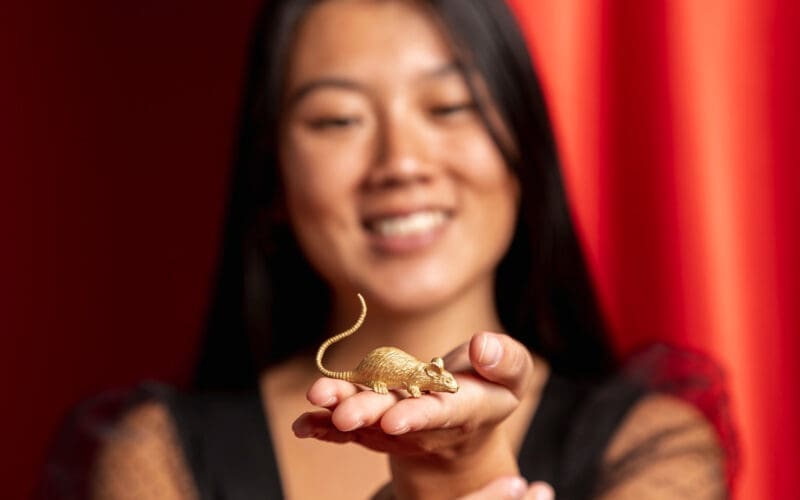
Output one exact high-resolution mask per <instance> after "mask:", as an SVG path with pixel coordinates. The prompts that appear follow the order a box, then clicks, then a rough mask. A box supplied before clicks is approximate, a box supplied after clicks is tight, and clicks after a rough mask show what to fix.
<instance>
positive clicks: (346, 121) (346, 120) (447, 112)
mask: <svg viewBox="0 0 800 500" xmlns="http://www.w3.org/2000/svg"><path fill="white" fill-rule="evenodd" d="M475 109H476V106H475V103H473V102H465V103H461V104H452V105H446V106H434V107H432V108H431V109H430V113H431V114H432V115H434V116H438V117H443V118H444V117H448V116H452V115H455V114H457V113H461V112H465V111H473V110H475ZM359 123H361V119H360V118H357V117H329V118H328V117H326V118H319V119H316V120H312V121H311V122H310V123H309V124H310V126H311V128H312V129H314V130H330V129H343V128H347V127H350V126H352V125H358V124H359Z"/></svg>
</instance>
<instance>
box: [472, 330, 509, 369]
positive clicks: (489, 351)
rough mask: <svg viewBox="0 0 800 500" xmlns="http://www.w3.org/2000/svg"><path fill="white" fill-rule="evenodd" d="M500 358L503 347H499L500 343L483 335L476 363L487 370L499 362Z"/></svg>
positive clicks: (489, 336)
mask: <svg viewBox="0 0 800 500" xmlns="http://www.w3.org/2000/svg"><path fill="white" fill-rule="evenodd" d="M502 356H503V346H502V345H500V342H499V341H498V340H497V339H495V338H493V337H492V336H491V335H484V336H483V345H481V353H480V355H479V356H478V363H480V364H481V365H483V366H485V367H487V368H491V367H493V366H495V365H496V364H497V363H499V362H500V358H501V357H502Z"/></svg>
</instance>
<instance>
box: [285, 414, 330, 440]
mask: <svg viewBox="0 0 800 500" xmlns="http://www.w3.org/2000/svg"><path fill="white" fill-rule="evenodd" d="M331 425H332V424H331V412H329V411H327V410H317V411H310V412H306V413H303V414H302V415H300V416H299V417H297V418H296V419H295V421H294V422H292V432H294V435H295V436H297V437H299V438H308V437H317V435H318V434H319V433H320V432H321V430H322V429H325V428H327V427H330V426H331Z"/></svg>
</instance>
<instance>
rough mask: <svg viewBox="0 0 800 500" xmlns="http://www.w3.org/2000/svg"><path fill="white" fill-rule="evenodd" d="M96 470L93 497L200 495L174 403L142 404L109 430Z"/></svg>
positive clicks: (154, 497)
mask: <svg viewBox="0 0 800 500" xmlns="http://www.w3.org/2000/svg"><path fill="white" fill-rule="evenodd" d="M92 472H93V473H92V481H91V484H90V490H91V492H92V497H93V498H103V499H120V500H122V499H129V498H130V499H133V498H142V499H147V498H153V499H156V498H159V499H169V500H172V499H181V500H183V499H192V498H196V494H195V493H194V491H193V488H194V487H193V484H192V481H191V474H190V472H189V470H188V467H187V464H186V461H185V459H184V458H183V453H182V450H181V447H180V443H179V440H178V437H177V433H176V429H175V425H174V422H173V420H172V417H171V415H170V411H169V408H168V407H167V405H166V404H165V403H163V402H161V401H158V400H150V401H145V402H142V403H139V404H138V405H136V406H134V407H133V408H131V409H130V410H128V411H127V412H126V413H125V414H124V415H123V416H122V417H121V418H120V419H119V421H118V423H117V424H116V425H115V426H113V427H112V428H111V429H109V431H108V433H107V435H106V436H105V438H104V443H103V445H102V447H101V449H100V451H99V454H98V456H97V459H96V461H95V464H94V468H93V471H92Z"/></svg>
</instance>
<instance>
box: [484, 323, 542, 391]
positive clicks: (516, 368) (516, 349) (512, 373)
mask: <svg viewBox="0 0 800 500" xmlns="http://www.w3.org/2000/svg"><path fill="white" fill-rule="evenodd" d="M469 358H470V362H471V363H472V366H473V367H474V368H475V370H476V371H477V372H478V373H479V374H480V375H481V376H482V377H483V378H485V379H486V380H490V381H492V382H495V383H497V384H500V385H502V386H504V387H506V388H508V389H509V390H510V391H511V392H512V393H514V395H515V396H516V397H517V399H522V397H523V396H524V395H525V394H526V393H527V392H528V391H529V389H530V386H531V383H532V381H533V358H532V357H531V354H530V352H528V349H527V348H526V347H525V346H524V345H522V344H521V343H520V342H518V341H517V340H515V339H513V338H511V337H509V336H508V335H504V334H501V333H491V332H482V333H477V334H475V335H473V336H472V340H470V345H469Z"/></svg>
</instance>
